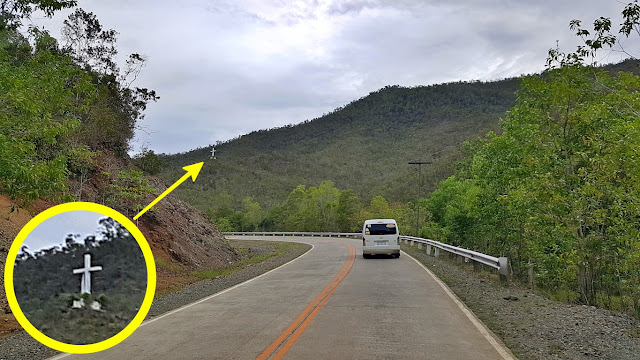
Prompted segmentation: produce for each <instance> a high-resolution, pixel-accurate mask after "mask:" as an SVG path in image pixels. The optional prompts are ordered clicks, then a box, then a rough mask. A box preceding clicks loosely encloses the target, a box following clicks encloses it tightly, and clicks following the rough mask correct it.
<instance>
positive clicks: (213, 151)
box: [211, 147, 216, 159]
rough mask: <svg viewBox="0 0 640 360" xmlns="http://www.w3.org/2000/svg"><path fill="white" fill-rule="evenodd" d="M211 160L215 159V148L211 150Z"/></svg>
mask: <svg viewBox="0 0 640 360" xmlns="http://www.w3.org/2000/svg"><path fill="white" fill-rule="evenodd" d="M211 158H212V159H215V158H216V148H213V147H212V148H211Z"/></svg>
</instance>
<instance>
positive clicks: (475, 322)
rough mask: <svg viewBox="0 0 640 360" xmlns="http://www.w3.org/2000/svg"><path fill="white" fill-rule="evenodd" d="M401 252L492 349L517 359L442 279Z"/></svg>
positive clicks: (512, 359)
mask: <svg viewBox="0 0 640 360" xmlns="http://www.w3.org/2000/svg"><path fill="white" fill-rule="evenodd" d="M402 253H403V254H405V255H406V256H407V257H408V258H409V259H411V260H413V261H415V262H416V263H417V264H418V265H420V267H422V268H423V269H424V271H426V272H427V273H428V274H429V275H431V277H432V278H433V279H434V280H435V281H436V282H437V283H438V285H440V287H441V288H442V289H443V290H444V292H445V293H447V295H449V297H450V298H451V299H452V300H453V302H455V303H456V305H458V307H459V308H460V310H462V312H463V313H464V314H465V315H467V318H469V320H471V322H472V323H473V325H475V327H476V328H477V329H478V331H480V333H481V334H482V336H484V338H485V339H487V341H488V342H489V343H490V344H491V345H492V346H493V348H494V349H496V351H497V352H498V353H499V354H500V356H502V358H503V359H504V360H517V358H516V357H515V356H514V355H513V354H511V351H509V350H508V349H506V347H505V346H504V345H502V343H501V341H500V340H498V339H497V338H496V336H495V335H494V334H493V333H492V332H491V330H489V328H487V326H486V325H485V324H484V323H483V322H482V321H480V319H478V317H477V316H476V314H474V313H473V312H472V311H471V310H470V309H469V308H468V307H467V306H466V305H465V304H464V303H463V302H462V301H460V299H459V298H458V296H456V294H454V293H453V291H451V289H449V287H448V286H447V284H445V283H444V282H443V281H442V280H440V279H439V278H438V277H437V276H436V275H435V274H434V273H433V272H432V271H431V270H429V269H428V268H427V267H426V266H424V264H422V263H421V262H420V261H418V260H417V259H416V258H414V257H413V256H411V255H409V254H407V253H406V252H404V251H402Z"/></svg>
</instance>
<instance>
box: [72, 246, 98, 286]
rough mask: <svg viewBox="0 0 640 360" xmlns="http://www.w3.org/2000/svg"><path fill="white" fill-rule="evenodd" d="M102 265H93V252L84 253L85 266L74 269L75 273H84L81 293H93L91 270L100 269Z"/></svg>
mask: <svg viewBox="0 0 640 360" xmlns="http://www.w3.org/2000/svg"><path fill="white" fill-rule="evenodd" d="M100 270H102V266H93V267H92V266H91V254H84V268H82V269H73V273H74V274H82V281H81V283H80V293H81V294H84V293H87V294H91V271H100Z"/></svg>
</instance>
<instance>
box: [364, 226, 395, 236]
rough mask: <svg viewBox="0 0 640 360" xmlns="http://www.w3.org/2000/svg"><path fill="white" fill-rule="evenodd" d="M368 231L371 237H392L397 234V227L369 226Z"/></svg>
mask: <svg viewBox="0 0 640 360" xmlns="http://www.w3.org/2000/svg"><path fill="white" fill-rule="evenodd" d="M367 230H368V231H369V234H370V235H391V234H396V226H395V225H394V224H369V225H367Z"/></svg>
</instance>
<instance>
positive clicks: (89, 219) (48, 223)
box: [22, 210, 105, 253]
mask: <svg viewBox="0 0 640 360" xmlns="http://www.w3.org/2000/svg"><path fill="white" fill-rule="evenodd" d="M104 217H105V216H104V215H102V214H100V213H97V212H93V211H84V210H75V211H67V212H64V213H61V214H58V215H55V216H52V217H50V218H49V219H47V220H45V221H43V222H42V223H40V225H38V226H37V227H36V228H35V229H33V231H31V232H30V233H29V235H27V237H26V238H25V239H24V242H23V243H22V245H26V246H27V247H29V252H31V253H34V252H36V251H38V250H40V249H49V248H51V247H54V246H56V245H60V246H61V245H63V244H64V242H65V239H66V238H67V234H80V239H79V241H84V239H85V238H86V237H87V236H89V235H93V236H96V237H97V238H98V239H102V236H98V234H97V231H98V230H99V229H101V227H100V226H99V225H98V220H100V219H102V218H104Z"/></svg>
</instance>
